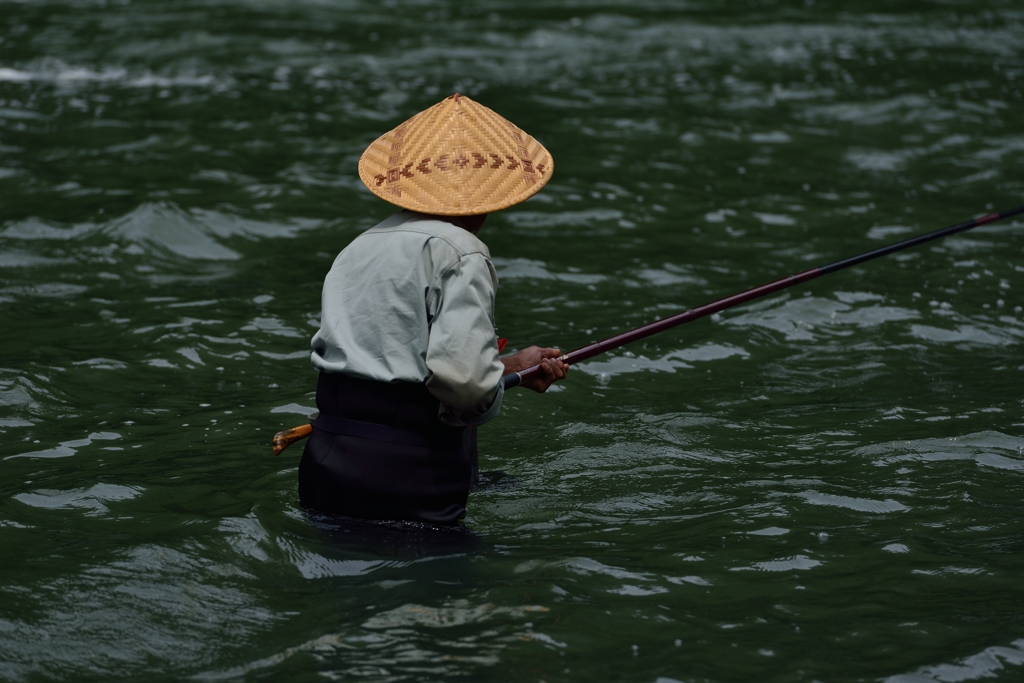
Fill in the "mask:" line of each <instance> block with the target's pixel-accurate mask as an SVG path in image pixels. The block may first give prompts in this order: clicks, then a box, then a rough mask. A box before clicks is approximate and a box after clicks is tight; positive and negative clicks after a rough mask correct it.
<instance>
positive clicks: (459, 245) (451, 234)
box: [363, 211, 491, 260]
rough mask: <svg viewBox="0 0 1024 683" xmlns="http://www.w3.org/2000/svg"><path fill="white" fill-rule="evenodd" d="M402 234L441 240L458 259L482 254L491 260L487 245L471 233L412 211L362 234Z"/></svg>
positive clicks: (400, 214) (399, 214) (395, 216)
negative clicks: (452, 250) (453, 251)
mask: <svg viewBox="0 0 1024 683" xmlns="http://www.w3.org/2000/svg"><path fill="white" fill-rule="evenodd" d="M403 232H404V233H410V234H415V235H421V236H425V240H430V239H437V240H441V241H442V242H445V243H447V244H448V246H450V247H451V248H452V249H454V250H455V252H456V253H457V254H458V256H459V258H461V257H463V256H468V255H470V254H482V255H483V256H484V257H485V258H487V259H488V260H489V259H490V258H491V253H490V251H489V250H488V249H487V245H486V244H484V243H483V242H482V241H480V238H479V237H477V236H476V235H474V234H473V233H471V232H469V231H468V230H464V229H462V228H460V227H459V226H457V225H453V224H451V223H449V222H448V221H442V220H438V219H436V218H429V217H427V216H424V215H423V214H420V213H415V212H413V211H405V212H402V213H397V214H394V215H392V216H389V217H387V218H385V219H384V220H383V221H381V222H380V223H378V224H377V225H375V226H374V227H372V228H370V229H369V230H367V231H366V232H364V233H363V235H373V234H386V233H403Z"/></svg>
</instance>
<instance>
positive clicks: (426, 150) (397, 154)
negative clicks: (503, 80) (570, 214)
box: [359, 94, 554, 216]
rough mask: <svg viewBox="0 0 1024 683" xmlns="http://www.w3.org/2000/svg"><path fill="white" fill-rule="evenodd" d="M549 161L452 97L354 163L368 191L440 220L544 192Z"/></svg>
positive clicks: (528, 141) (495, 118)
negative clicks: (435, 215) (440, 218)
mask: <svg viewBox="0 0 1024 683" xmlns="http://www.w3.org/2000/svg"><path fill="white" fill-rule="evenodd" d="M552 171H554V162H553V160H552V159H551V154H550V153H549V152H548V151H547V150H546V149H544V146H543V145H541V144H540V143H539V142H537V141H536V140H534V139H533V138H532V137H530V136H529V135H527V134H526V133H525V132H523V130H522V129H521V128H519V127H517V126H516V125H515V124H513V123H510V122H509V121H506V120H505V119H504V118H502V117H501V116H499V115H498V114H496V113H495V112H493V111H492V110H490V109H488V108H487V107H485V106H483V105H482V104H478V103H477V102H474V101H473V100H471V99H469V98H468V97H466V96H465V95H459V94H455V95H452V96H451V97H448V98H446V99H444V100H442V101H441V102H438V103H437V104H435V105H434V106H433V107H431V108H430V109H426V110H424V111H421V112H420V113H419V114H417V115H416V116H413V117H412V118H411V119H409V120H408V121H406V122H405V123H403V124H402V125H400V126H399V127H398V128H395V129H394V130H392V131H390V132H388V133H385V134H384V135H382V136H380V137H379V138H377V139H376V140H375V141H374V142H373V143H372V144H371V145H370V146H369V147H368V148H367V149H366V151H365V152H363V156H362V157H360V159H359V178H360V179H361V180H362V181H363V182H364V183H365V184H366V186H367V187H368V188H370V192H373V193H374V194H375V195H377V196H378V197H380V198H381V199H385V200H387V201H389V202H391V203H392V204H397V205H398V206H401V207H402V208H405V209H412V210H413V211H420V212H422V213H434V214H441V215H444V216H470V215H475V214H481V213H490V212H492V211H500V210H501V209H506V208H508V207H510V206H512V205H514V204H518V203H519V202H522V201H525V200H526V199H528V198H529V197H531V196H532V195H533V194H534V193H536V192H537V191H538V190H540V188H542V187H544V185H545V183H547V182H548V179H550V178H551V173H552Z"/></svg>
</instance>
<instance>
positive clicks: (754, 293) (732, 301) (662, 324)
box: [273, 206, 1024, 455]
mask: <svg viewBox="0 0 1024 683" xmlns="http://www.w3.org/2000/svg"><path fill="white" fill-rule="evenodd" d="M1022 213H1024V206H1018V207H1017V208H1015V209H1009V210H1007V211H1000V212H999V213H990V214H988V215H987V216H982V217H981V218H975V219H973V220H969V221H966V222H964V223H957V224H956V225H951V226H949V227H948V228H942V229H940V230H934V231H932V232H927V233H924V234H923V235H918V236H917V237H911V238H909V239H905V240H903V241H902V242H896V243H895V244H890V245H889V246H886V247H880V248H878V249H872V250H871V251H866V252H864V253H863V254H859V255H857V256H851V257H850V258H845V259H842V260H840V261H836V262H834V263H829V264H828V265H824V266H819V267H817V268H811V269H810V270H805V271H803V272H800V273H797V274H795V275H788V276H786V277H784V278H781V279H779V280H775V281H774V282H769V283H767V284H763V285H761V286H760V287H754V288H753V289H748V290H746V291H745V292H740V293H739V294H733V295H732V296H727V297H725V298H724V299H719V300H718V301H712V302H711V303H709V304H704V305H703V306H698V307H697V308H691V309H689V310H686V311H683V312H682V313H677V314H675V315H672V316H669V317H667V318H662V319H661V320H656V321H655V322H653V323H649V324H647V325H643V326H641V327H638V328H636V329H633V330H630V331H628V332H623V333H622V334H617V335H615V336H614V337H609V338H608V339H604V340H602V341H598V342H594V343H593V344H588V345H586V346H582V347H580V348H578V349H576V350H575V351H570V352H569V353H566V354H563V355H561V356H559V358H558V359H559V360H560V361H562V362H563V363H565V364H566V365H573V364H575V363H579V362H581V361H585V360H587V359H588V358H593V357H594V356H597V355H600V354H602V353H606V352H608V351H611V350H613V349H617V348H619V347H620V346H625V345H626V344H632V343H633V342H635V341H639V340H641V339H646V338H647V337H650V336H651V335H654V334H658V333H659V332H664V331H665V330H670V329H672V328H673V327H677V326H679V325H682V324H684V323H688V322H692V321H694V320H697V319H699V318H704V317H706V316H709V315H712V314H714V313H718V312H719V311H724V310H726V309H727V308H732V307H733V306H739V305H740V304H745V303H747V302H749V301H753V300H754V299H759V298H761V297H763V296H768V295H769V294H774V293H775V292H779V291H782V290H783V289H787V288H789V287H792V286H793V285H798V284H801V283H803V282H809V281H810V280H814V279H815V278H819V277H821V276H822V275H828V274H829V273H834V272H836V271H839V270H843V269H844V268H850V267H852V266H856V265H860V264H861V263H864V262H866V261H871V260H872V259H876V258H880V257H882V256H888V255H889V254H893V253H896V252H897V251H902V250H904V249H909V248H911V247H916V246H918V245H919V244H924V243H925V242H931V241H932V240H937V239H941V238H943V237H948V236H950V235H955V234H956V233H958V232H965V231H967V230H970V229H972V228H976V227H978V226H979V225H985V224H987V223H993V222H995V221H998V220H1002V219H1004V218H1010V217H1011V216H1016V215H1018V214H1022ZM541 372H542V370H541V366H540V365H534V366H533V367H530V368H527V369H525V370H520V371H519V372H512V373H509V374H507V375H505V376H504V377H502V378H501V379H502V382H503V383H504V385H505V389H512V388H513V387H517V386H519V385H520V384H522V383H523V382H526V381H529V380H531V379H533V378H534V377H536V376H537V375H539V374H541ZM312 431H313V427H312V426H311V425H308V424H307V425H302V426H300V427H294V428H292V429H288V430H285V431H283V432H278V433H277V434H276V435H275V436H274V442H273V446H274V455H278V454H279V453H280V452H281V451H283V450H284V449H285V448H287V447H288V446H289V445H290V444H292V443H294V442H295V441H298V440H299V439H303V438H305V437H307V436H309V435H310V434H311V433H312Z"/></svg>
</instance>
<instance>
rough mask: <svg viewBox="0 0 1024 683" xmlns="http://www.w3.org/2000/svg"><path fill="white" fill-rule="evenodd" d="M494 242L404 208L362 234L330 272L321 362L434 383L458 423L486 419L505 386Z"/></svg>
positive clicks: (316, 353) (318, 339)
mask: <svg viewBox="0 0 1024 683" xmlns="http://www.w3.org/2000/svg"><path fill="white" fill-rule="evenodd" d="M497 287H498V275H497V273H496V272H495V270H494V264H493V263H491V257H490V253H489V252H488V251H487V245H485V244H484V243H483V242H481V241H480V240H479V239H478V238H477V237H476V236H475V235H473V234H472V233H470V232H469V231H467V230H464V229H462V228H460V227H458V226H457V225H453V224H451V223H448V222H447V221H443V220H438V219H436V218H431V217H428V216H425V215H423V214H420V213H415V212H409V211H406V212H402V213H397V214H395V215H393V216H390V217H389V218H387V219H385V220H384V221H383V222H381V223H380V224H378V225H377V226H375V227H373V228H371V229H369V230H367V231H366V232H364V233H362V234H361V235H359V236H358V237H356V238H355V239H354V240H353V241H352V243H351V244H349V245H348V246H347V247H346V248H345V249H344V250H343V251H342V252H341V253H340V254H338V257H337V258H336V259H335V260H334V265H333V266H332V267H331V270H330V272H329V273H328V274H327V278H326V279H325V280H324V290H323V298H322V302H321V306H322V313H321V316H320V331H319V332H317V333H316V335H315V336H314V337H313V341H312V346H313V354H312V362H313V367H315V368H316V369H317V370H320V371H321V372H334V373H341V374H345V375H350V376H353V377H360V378H363V379H372V380H377V381H379V382H417V383H426V386H427V389H428V390H429V391H430V393H431V394H433V395H434V396H436V397H437V398H438V400H440V402H441V411H440V416H439V417H440V418H441V419H442V420H443V421H444V422H446V423H448V424H452V425H467V424H473V425H477V424H483V423H484V422H486V421H487V420H489V419H491V418H492V417H494V416H495V415H497V414H498V409H499V407H500V406H501V399H502V396H503V394H504V390H503V388H502V383H501V376H502V374H503V370H504V366H503V365H502V364H501V361H500V360H498V342H497V334H496V333H495V328H494V294H495V291H496V290H497Z"/></svg>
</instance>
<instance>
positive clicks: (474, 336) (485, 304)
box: [426, 254, 504, 425]
mask: <svg viewBox="0 0 1024 683" xmlns="http://www.w3.org/2000/svg"><path fill="white" fill-rule="evenodd" d="M496 284H497V276H496V275H495V273H494V266H493V265H492V264H491V262H490V260H489V259H488V258H487V257H486V256H484V255H483V254H466V255H464V256H462V257H461V258H460V259H459V260H458V261H456V262H455V264H454V265H452V266H451V267H450V268H448V269H447V270H446V271H445V272H444V273H443V274H442V275H441V279H440V283H439V286H438V288H437V290H436V291H437V296H438V299H439V300H438V301H437V302H435V306H434V307H433V308H434V309H435V310H436V313H435V314H434V316H433V320H432V321H431V325H430V336H429V341H428V343H427V358H426V365H427V370H428V372H429V375H428V377H427V389H428V390H429V391H430V393H431V394H433V395H434V396H436V397H437V399H438V400H439V401H440V402H441V419H442V420H444V421H445V422H447V423H449V424H453V425H466V424H473V425H476V424H482V423H484V422H486V421H487V420H489V419H491V418H492V417H494V416H495V415H497V413H498V408H499V406H500V404H501V399H502V396H503V393H504V392H503V391H502V390H501V376H502V374H503V372H504V366H503V365H502V364H501V361H500V360H499V359H498V342H497V339H498V336H497V334H496V333H495V330H494V294H495V287H496Z"/></svg>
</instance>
